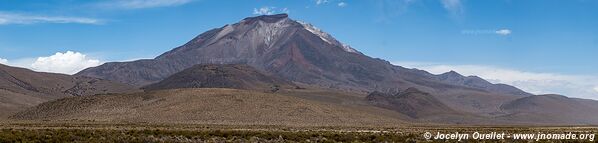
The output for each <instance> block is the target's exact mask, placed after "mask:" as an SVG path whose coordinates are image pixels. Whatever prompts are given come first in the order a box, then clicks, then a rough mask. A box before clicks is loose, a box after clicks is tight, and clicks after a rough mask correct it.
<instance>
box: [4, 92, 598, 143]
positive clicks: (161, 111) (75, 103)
mask: <svg viewBox="0 0 598 143" xmlns="http://www.w3.org/2000/svg"><path fill="white" fill-rule="evenodd" d="M364 96H365V95H358V94H347V93H342V92H330V91H325V90H317V89H313V90H286V91H280V92H277V93H264V92H255V91H247V90H235V89H174V90H160V91H151V92H144V93H130V94H113V95H97V96H84V97H72V98H64V99H59V100H56V101H52V102H47V103H42V104H40V105H39V106H36V107H34V108H31V109H28V110H25V111H23V112H20V113H18V114H16V115H13V116H11V117H10V119H4V120H0V142H456V140H427V139H425V138H424V137H423V134H424V133H425V132H432V133H435V132H442V133H454V132H459V133H473V132H484V133H489V132H505V133H538V132H542V133H567V132H573V133H598V127H587V126H577V127H574V126H568V127H557V126H554V127H545V126H544V127H542V126H521V125H509V126H481V125H480V126H464V125H444V124H430V123H422V122H417V121H410V120H409V118H408V117H406V116H405V115H402V114H398V113H397V112H395V111H390V110H386V109H382V108H377V107H373V106H371V105H369V104H368V103H367V101H364V100H363V98H364ZM466 142H536V141H534V140H510V139H507V140H466ZM538 142H592V141H589V140H539V141H538ZM593 142H596V141H593Z"/></svg>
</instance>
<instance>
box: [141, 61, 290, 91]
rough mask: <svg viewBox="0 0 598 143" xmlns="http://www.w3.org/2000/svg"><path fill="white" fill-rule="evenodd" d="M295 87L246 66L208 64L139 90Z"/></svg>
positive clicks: (275, 89)
mask: <svg viewBox="0 0 598 143" xmlns="http://www.w3.org/2000/svg"><path fill="white" fill-rule="evenodd" d="M296 87H297V86H296V85H294V84H293V83H291V82H290V81H287V80H284V79H281V78H278V77H275V76H272V75H268V74H266V73H263V72H260V71H258V70H256V69H254V68H253V67H250V66H247V65H239V64H236V65H228V64H223V65H214V64H209V65H196V66H193V67H191V68H188V69H185V70H183V71H181V72H178V73H176V74H174V75H172V76H170V77H168V78H166V79H164V80H162V81H160V82H158V83H155V84H151V85H148V86H145V87H143V89H146V90H161V89H177V88H233V89H247V90H258V91H269V92H276V91H278V90H280V89H289V88H296Z"/></svg>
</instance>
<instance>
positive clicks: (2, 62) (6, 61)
mask: <svg viewBox="0 0 598 143" xmlns="http://www.w3.org/2000/svg"><path fill="white" fill-rule="evenodd" d="M0 64H8V60H7V59H3V58H0Z"/></svg>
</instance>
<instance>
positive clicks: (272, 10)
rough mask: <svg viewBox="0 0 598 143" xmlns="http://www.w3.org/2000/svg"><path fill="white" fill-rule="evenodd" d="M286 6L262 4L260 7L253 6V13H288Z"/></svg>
mask: <svg viewBox="0 0 598 143" xmlns="http://www.w3.org/2000/svg"><path fill="white" fill-rule="evenodd" d="M290 12H291V11H290V10H289V9H288V8H276V7H268V6H263V7H261V8H253V14H255V15H272V14H276V13H290Z"/></svg>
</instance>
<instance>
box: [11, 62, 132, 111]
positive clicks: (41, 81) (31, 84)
mask: <svg viewBox="0 0 598 143" xmlns="http://www.w3.org/2000/svg"><path fill="white" fill-rule="evenodd" d="M130 91H136V89H135V88H134V87H132V86H129V85H126V84H121V83H117V82H112V81H108V80H104V79H98V78H90V77H83V76H70V75H64V74H55V73H43V72H35V71H31V70H29V69H24V68H17V67H10V66H6V65H2V64H0V99H1V100H0V113H2V114H0V118H1V117H3V116H8V115H9V113H14V112H16V111H20V110H23V109H24V108H27V107H31V106H34V105H36V104H39V103H42V102H45V101H49V100H54V99H59V98H64V97H69V96H86V95H96V94H107V93H123V92H130ZM5 113H6V114H5Z"/></svg>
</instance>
